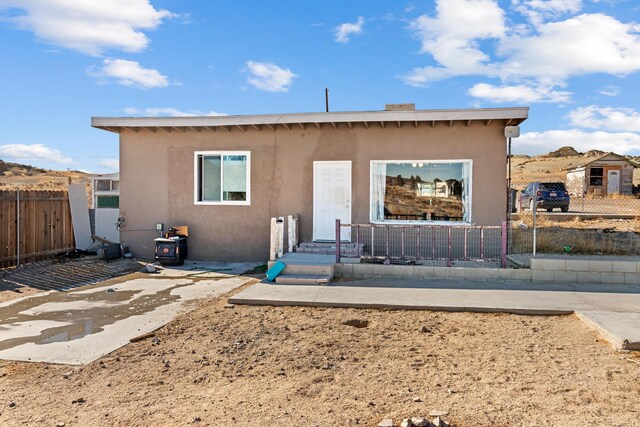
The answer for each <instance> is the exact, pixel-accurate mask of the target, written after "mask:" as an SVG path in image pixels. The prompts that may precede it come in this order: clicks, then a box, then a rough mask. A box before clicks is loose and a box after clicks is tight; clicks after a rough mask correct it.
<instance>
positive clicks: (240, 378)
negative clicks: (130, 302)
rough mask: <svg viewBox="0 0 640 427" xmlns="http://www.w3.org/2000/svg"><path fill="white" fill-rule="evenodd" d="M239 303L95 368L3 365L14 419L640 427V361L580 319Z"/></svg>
mask: <svg viewBox="0 0 640 427" xmlns="http://www.w3.org/2000/svg"><path fill="white" fill-rule="evenodd" d="M226 302H227V300H226V298H220V299H218V300H210V301H204V302H202V303H201V305H200V306H199V307H198V308H197V309H196V310H195V311H193V312H191V313H189V314H186V315H183V316H181V317H179V318H178V319H177V320H176V321H174V322H172V323H170V324H168V325H167V326H165V327H163V328H162V329H160V330H159V331H157V334H156V336H155V337H153V338H149V339H146V340H143V341H140V342H136V343H132V344H129V345H127V346H126V347H124V348H121V349H120V350H117V351H115V352H114V353H112V354H110V355H108V356H106V357H104V358H103V359H101V360H99V361H96V362H94V363H92V364H90V365H87V366H84V367H72V366H60V365H46V364H36V363H17V362H6V361H0V392H1V393H0V396H2V399H1V401H0V425H3V426H18V425H20V426H22V425H29V426H56V425H62V423H64V425H65V426H110V425H118V426H130V425H136V426H147V425H148V426H156V425H171V426H173V425H209V426H232V425H233V426H250V425H252V426H257V425H261V426H262V425H269V426H285V425H291V426H355V425H362V426H377V424H378V422H380V421H381V420H382V419H384V418H393V419H394V421H396V423H397V424H399V422H400V421H401V419H402V418H404V417H410V416H418V415H426V414H428V413H429V412H430V411H431V410H435V409H438V410H446V411H449V415H448V416H447V417H445V418H446V419H448V420H449V421H450V422H452V425H455V426H489V425H491V426H514V425H515V426H518V425H523V426H524V425H526V426H530V425H553V426H584V425H607V426H640V406H638V402H640V362H639V361H640V354H637V353H636V354H634V353H617V352H615V351H614V350H612V349H611V348H610V347H609V346H608V345H607V344H606V343H604V342H602V341H600V340H599V339H598V337H597V336H596V334H595V333H593V332H591V331H590V330H588V329H587V328H586V327H585V326H583V325H582V323H581V322H580V321H579V320H577V319H576V318H574V317H573V316H566V317H526V316H514V315H492V314H470V313H434V312H420V311H408V312H402V311H384V310H355V309H322V308H301V307H284V308H274V307H250V306H235V307H233V308H230V307H225V304H226ZM349 319H364V320H368V322H369V325H368V327H366V328H360V329H358V328H355V327H352V326H346V325H343V324H342V323H343V322H344V321H346V320H349ZM629 359H630V360H629Z"/></svg>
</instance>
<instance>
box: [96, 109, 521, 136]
mask: <svg viewBox="0 0 640 427" xmlns="http://www.w3.org/2000/svg"><path fill="white" fill-rule="evenodd" d="M528 115H529V108H528V107H511V108H476V109H459V110H418V111H354V112H335V113H334V112H330V113H293V114H258V115H247V116H206V117H205V116H189V117H92V118H91V126H92V127H94V128H97V129H104V130H107V131H110V132H115V133H120V132H122V131H123V130H129V131H134V132H140V131H141V130H148V131H151V132H156V131H157V130H158V129H160V130H164V131H167V132H171V131H179V132H187V131H189V130H191V131H197V132H201V131H203V130H211V131H217V130H218V129H219V130H222V131H228V132H230V131H237V130H239V131H247V130H257V131H261V130H271V131H274V130H276V128H281V129H287V130H288V129H291V128H301V129H306V128H307V127H315V128H318V129H321V128H322V127H323V126H327V127H333V128H334V129H337V128H338V126H340V127H348V128H353V127H354V126H357V125H361V126H364V127H365V128H369V127H370V126H379V127H382V128H384V127H386V126H388V125H391V126H394V125H395V126H397V127H402V126H404V125H409V126H415V127H418V126H420V124H425V123H426V124H428V125H430V126H432V127H435V126H436V125H437V124H438V123H445V124H446V125H447V126H453V124H454V123H463V124H465V125H466V126H470V125H471V123H472V122H482V123H483V124H484V125H485V126H488V125H489V124H491V123H492V122H500V123H503V124H504V125H505V126H514V125H518V124H520V123H522V122H523V121H524V120H526V118H527V117H528Z"/></svg>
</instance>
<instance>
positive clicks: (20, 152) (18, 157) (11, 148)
mask: <svg viewBox="0 0 640 427" xmlns="http://www.w3.org/2000/svg"><path fill="white" fill-rule="evenodd" d="M0 157H1V158H3V159H4V160H12V161H14V162H17V163H25V162H29V161H31V160H48V161H50V162H54V163H59V164H62V165H68V164H71V163H73V160H71V159H70V158H69V157H66V156H63V155H62V153H61V152H60V151H58V150H55V149H53V148H49V147H47V146H45V145H44V144H31V145H26V144H7V145H0Z"/></svg>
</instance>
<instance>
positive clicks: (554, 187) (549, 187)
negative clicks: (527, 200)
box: [540, 182, 567, 191]
mask: <svg viewBox="0 0 640 427" xmlns="http://www.w3.org/2000/svg"><path fill="white" fill-rule="evenodd" d="M540 189H541V190H546V191H567V189H566V188H565V186H564V183H563V182H544V183H541V184H540Z"/></svg>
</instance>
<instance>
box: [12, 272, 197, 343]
mask: <svg viewBox="0 0 640 427" xmlns="http://www.w3.org/2000/svg"><path fill="white" fill-rule="evenodd" d="M193 284H194V281H193V280H191V279H186V278H176V279H167V278H163V279H161V280H157V279H135V280H131V281H128V282H124V283H119V284H115V285H107V286H100V287H96V288H92V289H87V290H84V291H77V292H73V291H71V292H65V293H49V294H46V295H41V296H35V297H31V298H27V299H24V300H21V301H18V302H16V303H14V304H12V305H9V306H4V307H0V339H2V341H0V351H2V350H6V349H9V348H13V347H16V346H19V345H22V344H26V343H34V344H36V345H41V344H48V343H53V342H63V341H72V340H77V339H79V338H82V337H85V336H87V335H89V334H95V333H98V332H101V331H102V330H103V329H104V327H105V326H107V325H112V324H114V323H116V322H118V321H121V320H123V319H127V318H130V317H134V316H140V315H143V314H145V313H149V312H151V311H153V310H155V309H156V308H158V307H161V306H163V305H167V304H172V303H174V302H176V301H179V300H180V299H181V298H183V295H185V296H186V295H189V294H190V292H186V293H185V291H186V290H183V289H181V288H185V287H189V285H193Z"/></svg>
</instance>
